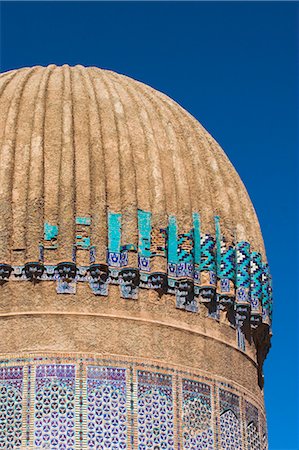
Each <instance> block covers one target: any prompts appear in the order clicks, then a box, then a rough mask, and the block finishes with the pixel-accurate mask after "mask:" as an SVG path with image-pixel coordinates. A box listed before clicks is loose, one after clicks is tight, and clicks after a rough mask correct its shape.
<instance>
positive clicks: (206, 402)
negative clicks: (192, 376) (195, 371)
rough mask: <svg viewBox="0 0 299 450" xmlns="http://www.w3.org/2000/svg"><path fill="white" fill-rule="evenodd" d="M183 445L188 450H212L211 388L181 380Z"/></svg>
mask: <svg viewBox="0 0 299 450" xmlns="http://www.w3.org/2000/svg"><path fill="white" fill-rule="evenodd" d="M182 401H183V405H182V406H183V407H182V429H183V445H184V449H188V450H202V449H207V450H213V449H214V438H213V428H212V427H213V425H212V405H211V388H210V386H209V385H207V384H205V383H201V382H199V381H194V380H188V379H183V380H182Z"/></svg>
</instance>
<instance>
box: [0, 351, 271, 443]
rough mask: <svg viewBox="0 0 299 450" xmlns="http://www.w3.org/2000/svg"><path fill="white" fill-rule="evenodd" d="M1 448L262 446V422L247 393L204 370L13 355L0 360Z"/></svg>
mask: <svg viewBox="0 0 299 450" xmlns="http://www.w3.org/2000/svg"><path fill="white" fill-rule="evenodd" d="M1 366H3V367H1ZM248 400H250V401H248ZM218 405H219V409H218ZM216 411H217V413H216ZM22 430H23V433H22ZM1 448H2V449H23V448H24V449H25V448H28V449H33V448H34V449H39V448H41V449H48V450H58V449H59V450H85V449H89V450H91V449H95V450H133V449H134V450H163V449H164V450H203V449H205V450H217V449H218V450H221V449H222V450H241V449H242V450H267V429H266V421H265V416H264V412H263V409H262V406H257V403H255V400H254V399H252V400H251V396H249V398H248V395H247V394H244V392H243V393H242V392H240V391H239V389H238V388H237V387H234V386H233V385H231V384H229V385H226V384H223V382H220V381H217V380H215V379H211V378H209V377H207V376H206V375H203V374H202V375H200V374H199V373H198V374H197V375H196V374H193V375H191V374H190V373H189V372H188V373H186V372H185V371H184V370H178V369H171V368H167V367H164V368H163V367H161V366H159V367H157V366H155V365H152V364H150V363H148V364H147V363H140V362H137V361H136V362H133V361H131V362H130V361H126V360H121V359H115V360H114V359H100V358H99V359H97V358H93V357H90V358H87V357H86V358H83V357H82V358H76V357H71V356H69V357H57V358H56V357H55V356H48V357H46V356H43V357H38V356H35V357H32V358H28V359H23V358H20V357H16V358H15V359H13V358H12V360H11V362H10V365H9V366H8V367H7V366H6V365H5V364H3V363H1V361H0V449H1Z"/></svg>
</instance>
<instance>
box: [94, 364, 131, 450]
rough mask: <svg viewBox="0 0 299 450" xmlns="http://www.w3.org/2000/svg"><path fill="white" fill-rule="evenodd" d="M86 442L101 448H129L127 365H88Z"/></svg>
mask: <svg viewBox="0 0 299 450" xmlns="http://www.w3.org/2000/svg"><path fill="white" fill-rule="evenodd" d="M87 445H88V448H89V449H95V448H96V449H98V450H105V449H111V450H117V449H126V448H127V407H126V370H125V369H121V368H117V367H99V366H89V367H87Z"/></svg>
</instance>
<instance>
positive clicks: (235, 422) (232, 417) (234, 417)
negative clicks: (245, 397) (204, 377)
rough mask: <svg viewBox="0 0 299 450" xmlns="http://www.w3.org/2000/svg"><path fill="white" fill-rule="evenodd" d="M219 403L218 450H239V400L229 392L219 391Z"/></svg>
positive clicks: (240, 438) (240, 444)
mask: <svg viewBox="0 0 299 450" xmlns="http://www.w3.org/2000/svg"><path fill="white" fill-rule="evenodd" d="M219 403H220V448H221V449H223V450H241V449H242V432H241V415H240V398H239V396H238V395H236V394H233V393H232V392H230V391H225V390H223V389H219Z"/></svg>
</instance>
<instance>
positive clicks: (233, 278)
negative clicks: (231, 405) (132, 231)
mask: <svg viewBox="0 0 299 450" xmlns="http://www.w3.org/2000/svg"><path fill="white" fill-rule="evenodd" d="M192 218H193V227H192V228H191V229H190V230H189V231H185V230H184V233H182V232H180V230H179V227H178V223H177V219H176V217H175V216H174V215H170V216H169V218H168V226H167V228H159V227H152V214H151V213H150V212H149V211H143V210H138V240H137V239H136V243H122V233H121V231H122V230H121V223H122V215H121V213H114V212H109V213H108V247H107V260H106V261H105V262H104V261H102V262H101V264H100V265H99V264H95V261H96V250H97V249H96V247H95V246H91V245H90V244H91V242H90V228H91V223H92V221H91V217H89V216H84V217H81V216H79V217H77V218H76V227H77V228H76V241H75V242H74V246H73V248H74V250H76V251H78V250H79V251H80V250H88V251H89V256H88V255H87V261H88V260H90V266H88V265H86V266H85V265H81V266H80V265H78V267H77V266H76V253H74V255H69V259H66V262H61V263H59V264H57V265H56V266H50V265H46V264H45V265H44V262H43V250H44V248H45V249H51V251H55V249H56V248H57V239H58V233H59V229H58V226H57V225H54V224H50V223H45V226H44V243H43V245H41V246H40V257H39V261H36V262H30V263H26V264H24V266H15V267H13V266H10V265H9V264H5V263H3V264H0V284H3V283H6V282H7V281H8V280H12V281H25V280H28V281H32V282H34V283H35V282H38V281H46V280H49V281H53V280H54V281H56V282H57V292H58V293H63V294H75V293H76V284H77V282H88V283H89V285H90V287H91V289H92V291H93V292H94V294H96V295H104V296H105V295H108V294H109V285H110V284H117V285H119V286H120V295H121V297H123V298H126V299H135V300H137V299H138V295H139V288H145V289H155V290H156V291H157V292H158V293H159V295H162V294H164V293H168V294H171V295H175V297H176V306H177V308H179V309H185V310H187V311H190V312H197V311H198V307H199V303H200V302H201V303H204V304H206V305H207V306H208V307H209V315H210V317H214V318H218V317H219V310H220V309H225V308H231V309H232V311H234V313H233V314H234V319H233V316H231V318H232V325H234V326H235V325H236V326H237V327H238V329H239V337H240V339H239V340H238V342H240V348H242V349H244V345H243V344H242V342H243V343H245V341H244V339H243V337H242V335H241V334H242V331H241V328H242V327H243V325H244V323H245V321H246V320H247V319H248V318H250V325H251V327H252V330H254V329H256V328H257V327H258V326H259V325H260V324H261V323H264V324H266V325H267V326H268V327H269V329H270V327H271V319H272V287H271V276H270V271H269V267H268V265H267V263H266V262H264V261H262V257H261V254H260V253H258V252H256V251H251V249H250V243H248V242H245V241H241V242H235V243H234V242H231V241H228V240H227V237H226V236H224V235H223V233H222V231H221V218H220V217H219V216H216V217H215V227H214V230H211V232H210V233H207V232H202V230H201V222H200V215H199V213H193V215H192ZM134 255H135V256H134ZM133 256H134V257H133ZM137 257H138V258H137ZM83 260H84V259H83ZM67 261H70V262H67ZM84 261H85V260H84ZM131 262H133V264H132V263H131ZM100 266H101V267H100ZM269 331H270V330H269Z"/></svg>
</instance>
